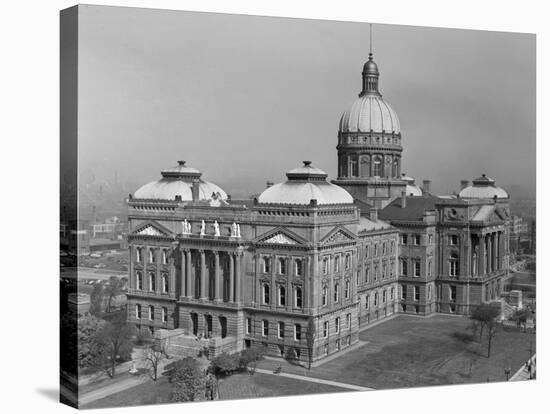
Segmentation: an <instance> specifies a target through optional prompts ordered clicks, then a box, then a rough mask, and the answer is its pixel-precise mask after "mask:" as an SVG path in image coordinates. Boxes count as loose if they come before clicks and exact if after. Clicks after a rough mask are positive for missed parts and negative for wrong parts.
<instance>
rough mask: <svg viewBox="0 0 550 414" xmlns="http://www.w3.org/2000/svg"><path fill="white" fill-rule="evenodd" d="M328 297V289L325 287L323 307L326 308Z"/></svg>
mask: <svg viewBox="0 0 550 414" xmlns="http://www.w3.org/2000/svg"><path fill="white" fill-rule="evenodd" d="M327 296H328V288H327V287H326V286H323V297H322V299H323V306H326V304H327Z"/></svg>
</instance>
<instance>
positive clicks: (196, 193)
mask: <svg viewBox="0 0 550 414" xmlns="http://www.w3.org/2000/svg"><path fill="white" fill-rule="evenodd" d="M191 193H192V194H193V202H195V203H196V202H197V201H199V180H193V187H192V188H191Z"/></svg>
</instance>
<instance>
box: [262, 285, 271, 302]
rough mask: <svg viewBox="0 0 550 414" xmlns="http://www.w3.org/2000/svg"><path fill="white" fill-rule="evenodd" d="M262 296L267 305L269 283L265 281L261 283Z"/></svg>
mask: <svg viewBox="0 0 550 414" xmlns="http://www.w3.org/2000/svg"><path fill="white" fill-rule="evenodd" d="M262 298H263V300H264V305H269V302H270V301H269V299H270V297H269V285H268V284H267V283H264V284H263V285H262Z"/></svg>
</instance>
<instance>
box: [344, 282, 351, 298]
mask: <svg viewBox="0 0 550 414" xmlns="http://www.w3.org/2000/svg"><path fill="white" fill-rule="evenodd" d="M349 293H350V283H349V280H346V287H345V289H344V297H345V298H346V299H349Z"/></svg>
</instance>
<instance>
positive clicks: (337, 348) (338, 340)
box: [336, 339, 340, 351]
mask: <svg viewBox="0 0 550 414" xmlns="http://www.w3.org/2000/svg"><path fill="white" fill-rule="evenodd" d="M336 350H337V351H339V350H340V339H337V340H336Z"/></svg>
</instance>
